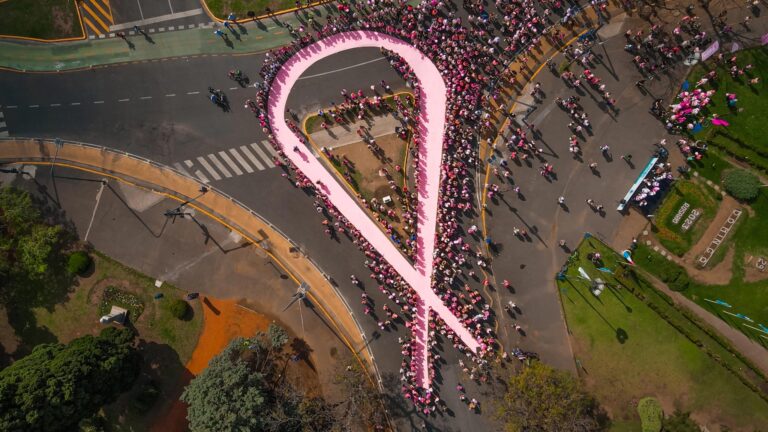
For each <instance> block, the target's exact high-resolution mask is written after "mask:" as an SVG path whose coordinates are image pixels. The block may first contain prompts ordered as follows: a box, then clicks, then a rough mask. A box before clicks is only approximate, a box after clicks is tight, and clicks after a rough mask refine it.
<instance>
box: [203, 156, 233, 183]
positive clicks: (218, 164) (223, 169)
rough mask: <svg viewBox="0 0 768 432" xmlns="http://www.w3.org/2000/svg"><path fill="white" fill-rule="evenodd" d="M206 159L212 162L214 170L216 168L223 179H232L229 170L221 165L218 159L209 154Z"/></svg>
mask: <svg viewBox="0 0 768 432" xmlns="http://www.w3.org/2000/svg"><path fill="white" fill-rule="evenodd" d="M208 159H210V161H211V162H213V164H214V165H216V168H218V169H219V171H221V173H222V174H224V177H226V178H230V177H232V173H231V172H229V170H228V169H227V168H226V167H225V166H224V164H223V163H221V161H220V160H219V158H217V157H216V155H215V154H213V153H211V154H209V155H208ZM217 180H218V179H217Z"/></svg>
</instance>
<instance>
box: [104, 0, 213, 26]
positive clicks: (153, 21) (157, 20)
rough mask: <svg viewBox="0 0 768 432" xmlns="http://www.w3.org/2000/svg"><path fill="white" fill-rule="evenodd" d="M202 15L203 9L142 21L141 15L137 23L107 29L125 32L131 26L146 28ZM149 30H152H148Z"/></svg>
mask: <svg viewBox="0 0 768 432" xmlns="http://www.w3.org/2000/svg"><path fill="white" fill-rule="evenodd" d="M136 2H137V3H138V0H136ZM139 12H141V4H139ZM202 13H203V9H202V8H198V9H192V10H188V11H184V12H176V13H171V14H166V15H159V16H156V17H152V18H147V19H144V14H143V13H141V19H140V20H138V21H131V22H126V23H121V24H117V25H113V26H110V27H109V31H118V30H125V29H129V28H133V26H135V25H138V26H146V25H149V24H157V23H161V22H165V21H170V20H175V19H179V18H187V17H191V16H195V15H200V14H202ZM150 30H154V29H150Z"/></svg>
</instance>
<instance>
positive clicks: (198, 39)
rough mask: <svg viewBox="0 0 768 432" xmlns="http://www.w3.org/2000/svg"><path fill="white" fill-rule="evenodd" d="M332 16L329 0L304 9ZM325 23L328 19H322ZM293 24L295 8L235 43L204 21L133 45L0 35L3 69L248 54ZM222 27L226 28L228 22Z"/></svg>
mask: <svg viewBox="0 0 768 432" xmlns="http://www.w3.org/2000/svg"><path fill="white" fill-rule="evenodd" d="M304 13H307V14H312V16H313V17H315V18H318V13H321V14H322V16H326V15H327V10H326V5H322V6H316V7H314V8H311V9H306V10H303V11H302V12H300V16H304ZM318 21H320V22H324V21H325V20H324V19H322V20H318ZM286 23H288V24H290V25H291V26H292V27H293V28H298V27H299V26H301V25H302V23H301V22H300V21H299V19H298V18H297V17H296V14H294V13H288V14H284V15H280V16H278V17H276V18H266V19H263V20H261V21H257V22H248V23H246V24H242V27H241V29H245V31H242V30H241V31H240V32H239V33H240V39H237V38H236V37H234V35H233V34H232V33H231V32H227V33H229V40H230V42H231V43H230V45H227V44H225V42H224V41H223V40H222V39H221V38H220V37H219V36H216V35H214V34H213V31H214V27H213V26H210V25H205V26H204V27H197V28H193V29H187V30H178V31H172V32H165V33H150V34H149V35H148V36H147V37H146V38H145V37H144V36H142V35H134V36H128V41H130V42H131V43H132V44H133V45H134V49H131V48H130V47H129V46H128V43H127V42H126V41H124V40H122V39H120V38H119V37H112V38H106V39H95V40H84V41H77V42H64V43H56V44H51V43H35V42H28V41H13V40H0V68H7V69H14V70H21V71H38V72H39V71H56V72H58V71H66V70H73V69H87V68H91V67H95V66H98V65H108V64H117V63H129V62H137V61H147V60H154V59H160V58H168V57H183V56H194V55H199V54H203V55H204V54H222V55H229V54H231V55H246V53H258V52H262V51H266V50H269V49H272V48H275V47H279V46H282V45H286V44H288V43H290V42H291V41H292V40H293V38H292V37H291V35H290V33H289V32H288V29H287V28H286V27H285V24H286ZM218 28H220V29H222V30H223V31H226V29H225V28H224V27H223V26H220V25H219V26H218Z"/></svg>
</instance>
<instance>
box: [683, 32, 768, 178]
mask: <svg viewBox="0 0 768 432" xmlns="http://www.w3.org/2000/svg"><path fill="white" fill-rule="evenodd" d="M737 59H738V60H737V64H738V65H739V67H740V68H742V69H743V68H744V66H746V65H747V64H752V65H753V66H754V68H753V69H752V70H751V71H749V72H747V73H746V74H745V75H742V76H741V77H738V78H736V79H734V78H732V77H731V75H730V73H729V72H728V67H723V66H716V65H715V64H714V63H713V62H708V63H706V64H704V65H699V66H696V67H695V68H694V69H693V71H692V72H691V74H690V75H689V81H690V82H691V83H695V82H696V81H697V80H698V79H699V78H700V77H701V76H702V74H703V73H704V72H705V71H706V70H710V69H711V68H715V70H716V71H717V74H718V79H717V81H716V87H715V88H716V90H717V93H716V95H715V96H713V103H712V105H711V109H710V111H712V112H714V113H718V114H719V115H720V117H722V118H723V119H725V120H726V121H728V122H729V123H730V124H731V125H730V126H729V127H713V126H711V125H710V126H709V127H708V128H707V129H706V130H705V132H704V133H703V134H701V136H702V138H703V139H706V140H707V141H708V142H709V143H710V144H712V145H715V146H717V147H719V148H721V149H723V150H724V151H726V152H727V153H729V154H730V155H732V156H734V157H736V158H737V159H740V160H744V161H747V162H749V163H750V164H752V165H753V166H754V167H755V168H757V169H759V170H761V171H763V172H766V171H768V140H766V139H765V133H766V130H767V127H766V124H765V119H766V117H768V97H767V94H768V93H767V92H768V84H766V81H767V80H768V51H766V50H765V49H764V48H762V47H761V48H755V49H749V50H744V51H741V52H739V53H737ZM752 77H759V78H760V82H759V83H758V84H756V85H749V78H752ZM725 93H735V94H736V96H737V99H738V103H737V105H736V107H735V108H729V107H728V105H727V104H726V103H725ZM697 138H698V137H697Z"/></svg>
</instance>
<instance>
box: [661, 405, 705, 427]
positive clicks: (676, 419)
mask: <svg viewBox="0 0 768 432" xmlns="http://www.w3.org/2000/svg"><path fill="white" fill-rule="evenodd" d="M662 430H663V431H664V432H701V428H700V427H699V425H697V424H696V422H694V421H693V420H691V417H690V413H687V412H684V411H680V410H675V412H674V413H673V414H672V415H671V416H668V417H667V418H665V419H664V421H663V425H662Z"/></svg>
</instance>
